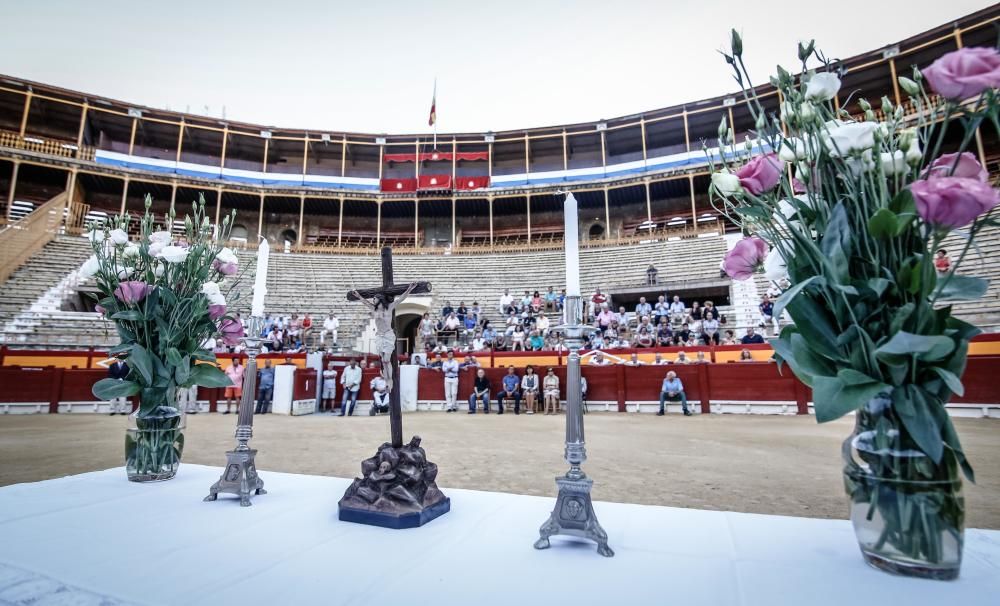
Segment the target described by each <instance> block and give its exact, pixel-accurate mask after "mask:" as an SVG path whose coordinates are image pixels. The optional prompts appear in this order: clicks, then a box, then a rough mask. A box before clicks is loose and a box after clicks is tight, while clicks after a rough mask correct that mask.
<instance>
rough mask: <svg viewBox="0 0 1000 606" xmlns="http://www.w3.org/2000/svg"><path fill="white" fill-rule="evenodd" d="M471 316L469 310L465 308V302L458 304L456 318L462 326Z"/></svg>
mask: <svg viewBox="0 0 1000 606" xmlns="http://www.w3.org/2000/svg"><path fill="white" fill-rule="evenodd" d="M468 315H469V310H468V308H466V307H465V301H459V302H458V309H456V310H455V317H456V318H458V321H459V322H460V323H462V324H465V317H466V316H468Z"/></svg>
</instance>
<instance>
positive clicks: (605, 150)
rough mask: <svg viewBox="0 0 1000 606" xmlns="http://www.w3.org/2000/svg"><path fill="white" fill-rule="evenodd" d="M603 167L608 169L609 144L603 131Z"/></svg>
mask: <svg viewBox="0 0 1000 606" xmlns="http://www.w3.org/2000/svg"><path fill="white" fill-rule="evenodd" d="M601 166H602V167H603V168H605V169H607V168H608V143H607V138H606V137H605V131H603V130H602V131H601Z"/></svg>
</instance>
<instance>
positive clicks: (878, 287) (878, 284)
mask: <svg viewBox="0 0 1000 606" xmlns="http://www.w3.org/2000/svg"><path fill="white" fill-rule="evenodd" d="M890 284H892V282H890V281H888V280H886V279H885V278H871V279H870V280H868V288H870V289H872V290H873V291H874V292H875V296H877V297H881V296H882V293H884V292H885V289H887V288H889V285H890Z"/></svg>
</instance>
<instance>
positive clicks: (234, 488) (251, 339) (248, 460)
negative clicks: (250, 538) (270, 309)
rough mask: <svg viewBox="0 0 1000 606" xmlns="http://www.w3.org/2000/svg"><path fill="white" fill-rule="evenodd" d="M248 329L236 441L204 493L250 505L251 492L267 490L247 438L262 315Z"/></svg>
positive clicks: (253, 318)
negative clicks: (232, 497)
mask: <svg viewBox="0 0 1000 606" xmlns="http://www.w3.org/2000/svg"><path fill="white" fill-rule="evenodd" d="M247 328H248V332H247V334H246V336H244V337H243V344H244V345H245V346H246V352H247V357H248V358H249V359H248V360H247V365H246V369H245V370H244V371H243V394H242V395H241V396H240V406H239V412H238V414H237V421H236V434H235V437H236V440H237V442H238V444H237V445H236V448H235V449H233V450H229V451H226V469H225V471H223V472H222V477H221V478H219V481H218V482H216V483H215V484H212V487H211V488H209V494H208V496H207V497H205V500H206V501H214V500H215V499H217V498H218V496H219V493H220V492H227V493H230V494H235V495H238V496H239V497H240V506H241V507H249V506H250V495H251V493H253V494H255V495H257V494H267V491H266V490H264V481H263V480H261V479H260V476H258V475H257V466H256V465H255V464H254V457H255V456H256V455H257V451H256V450H255V449H252V448H250V447H249V446H248V445H247V442H249V441H250V438H252V437H253V410H254V401H255V400H256V397H255V396H256V394H257V354H259V353H260V346H261V344H262V343H263V342H264V339H262V338H261V336H260V333H261V331H262V330H263V328H264V318H262V317H260V316H251V317H250V319H249V320H248V321H247Z"/></svg>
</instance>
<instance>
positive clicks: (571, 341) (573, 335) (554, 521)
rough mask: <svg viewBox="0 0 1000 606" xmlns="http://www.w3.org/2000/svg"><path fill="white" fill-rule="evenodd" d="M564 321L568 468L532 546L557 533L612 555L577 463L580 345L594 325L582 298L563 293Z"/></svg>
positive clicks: (545, 544) (581, 446)
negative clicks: (584, 321) (586, 317)
mask: <svg viewBox="0 0 1000 606" xmlns="http://www.w3.org/2000/svg"><path fill="white" fill-rule="evenodd" d="M563 310H564V311H563V313H564V317H563V324H562V325H561V326H557V327H555V329H554V330H556V331H558V332H561V333H562V334H563V335H564V336H565V338H566V347H567V348H569V360H568V361H567V363H566V462H567V463H569V471H567V472H566V475H565V476H562V477H558V478H556V486H558V487H559V496H558V497H557V498H556V506H555V508H554V509H553V510H552V514H551V515H549V519H548V520H547V521H546V522H545V523H544V524H542V527H541V528H540V529H539V530H538V534H539V539H538V540H537V541H535V549H548V548H549V538H550V537H553V536H555V535H557V534H562V535H570V536H576V537H581V538H584V539H590V540H591V541H594V542H595V543H597V553H599V554H601V555H602V556H605V557H609V558H610V557H611V556H613V555H615V552H614V551H612V550H611V548H610V547H608V533H606V532H604V529H603V528H601V525H600V523H599V522H598V521H597V514H596V513H594V504H593V501H591V499H590V489H591V487H592V486H593V485H594V481H593V480H591V479H590V478H588V477H587V474H585V473H583V469H582V468H581V467H580V466H581V465H583V462H584V461H586V460H587V448H586V445H585V441H584V438H583V394H582V393H581V389H580V348H581V347H583V343H584V338H585V336H586V334H587V333H588V332H590V331H593V330H594V329H593V328H590V327H589V326H584V325H583V324H582V323H581V322H582V319H583V301H582V300H581V299H580V297H579V296H573V297H566V301H565V304H564V307H563Z"/></svg>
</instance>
